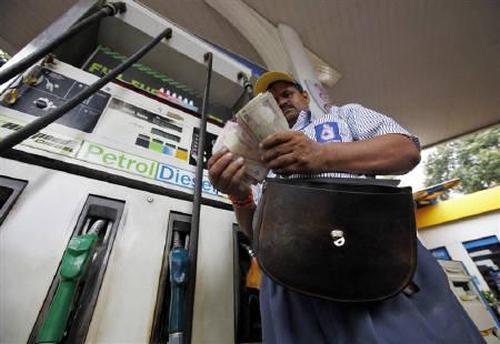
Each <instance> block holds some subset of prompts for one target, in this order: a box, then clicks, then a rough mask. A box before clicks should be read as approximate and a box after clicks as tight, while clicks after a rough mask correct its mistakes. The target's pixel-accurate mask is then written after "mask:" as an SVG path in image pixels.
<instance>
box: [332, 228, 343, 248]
mask: <svg viewBox="0 0 500 344" xmlns="http://www.w3.org/2000/svg"><path fill="white" fill-rule="evenodd" d="M330 236H331V237H332V239H333V244H334V245H335V246H337V247H341V246H344V244H345V237H344V232H343V231H341V230H339V229H334V230H332V231H331V232H330Z"/></svg>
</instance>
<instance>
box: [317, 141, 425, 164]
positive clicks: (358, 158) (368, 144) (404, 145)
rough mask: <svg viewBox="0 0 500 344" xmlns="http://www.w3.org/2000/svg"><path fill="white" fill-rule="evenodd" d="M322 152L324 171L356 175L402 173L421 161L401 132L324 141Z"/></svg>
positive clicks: (415, 149)
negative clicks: (366, 138)
mask: <svg viewBox="0 0 500 344" xmlns="http://www.w3.org/2000/svg"><path fill="white" fill-rule="evenodd" d="M321 155H322V159H324V161H323V163H322V165H323V166H324V167H325V169H326V170H327V171H342V172H351V173H359V174H399V173H400V174H403V173H406V172H408V171H410V170H411V169H412V168H413V167H415V166H416V165H417V164H418V163H419V161H420V152H419V151H418V149H417V147H416V146H415V144H414V143H413V142H412V141H411V139H410V138H408V137H406V136H404V135H400V134H388V135H382V136H377V137H375V138H372V139H369V140H363V141H354V142H346V143H329V144H325V145H324V146H323V147H322V154H321Z"/></svg>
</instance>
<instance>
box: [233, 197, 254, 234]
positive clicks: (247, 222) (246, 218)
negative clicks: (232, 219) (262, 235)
mask: <svg viewBox="0 0 500 344" xmlns="http://www.w3.org/2000/svg"><path fill="white" fill-rule="evenodd" d="M234 213H235V214H236V219H237V220H238V224H239V225H240V229H241V230H242V231H243V233H245V234H246V235H247V237H248V238H249V239H250V240H252V234H253V230H252V221H253V214H254V213H255V205H253V206H252V207H248V208H246V207H245V208H235V209H234Z"/></svg>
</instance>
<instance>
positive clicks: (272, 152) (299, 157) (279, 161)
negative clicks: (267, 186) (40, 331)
mask: <svg viewBox="0 0 500 344" xmlns="http://www.w3.org/2000/svg"><path fill="white" fill-rule="evenodd" d="M261 148H262V151H263V154H262V161H263V162H264V163H265V164H266V166H267V167H269V168H270V169H272V170H273V171H275V172H276V173H279V174H293V173H319V172H321V171H322V170H323V169H324V166H323V147H322V145H321V144H319V143H317V142H315V141H313V140H311V139H310V138H308V137H307V136H306V135H305V134H303V133H301V132H300V131H284V132H279V133H276V134H273V135H270V136H268V137H267V138H266V139H265V140H263V141H262V142H261Z"/></svg>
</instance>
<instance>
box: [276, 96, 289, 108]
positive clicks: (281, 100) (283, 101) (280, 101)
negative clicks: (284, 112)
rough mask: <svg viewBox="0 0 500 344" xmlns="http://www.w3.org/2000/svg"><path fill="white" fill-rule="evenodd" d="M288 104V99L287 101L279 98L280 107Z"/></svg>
mask: <svg viewBox="0 0 500 344" xmlns="http://www.w3.org/2000/svg"><path fill="white" fill-rule="evenodd" d="M287 102H288V99H287V98H285V97H279V98H278V105H279V106H283V105H285V104H286V103H287Z"/></svg>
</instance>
